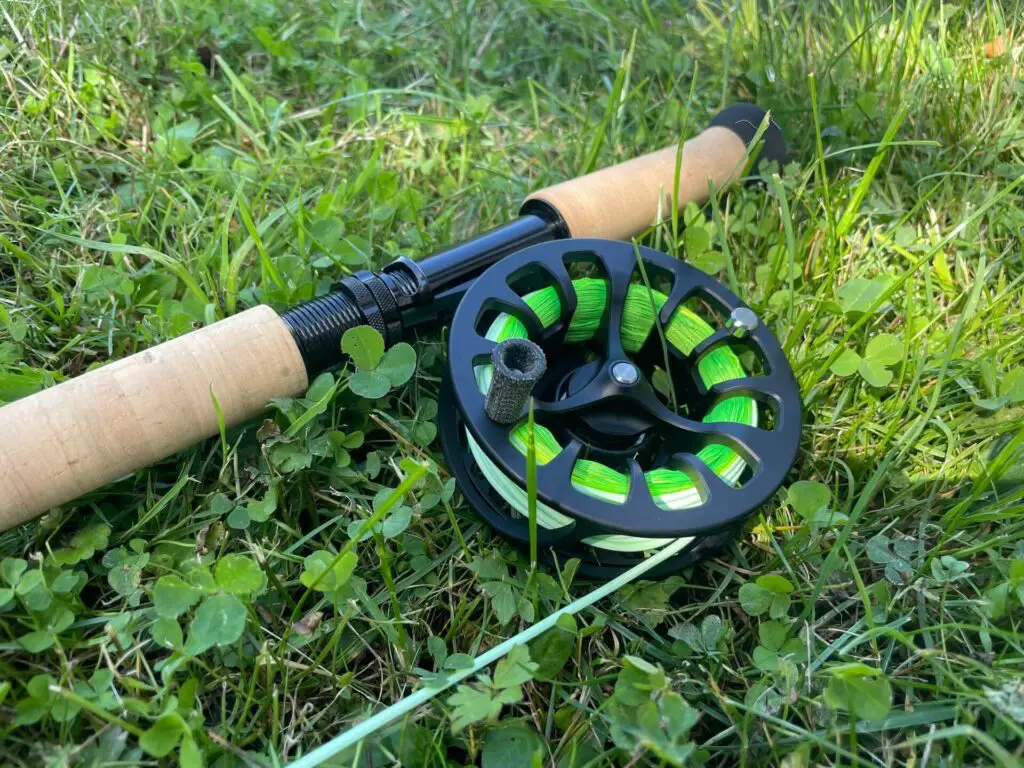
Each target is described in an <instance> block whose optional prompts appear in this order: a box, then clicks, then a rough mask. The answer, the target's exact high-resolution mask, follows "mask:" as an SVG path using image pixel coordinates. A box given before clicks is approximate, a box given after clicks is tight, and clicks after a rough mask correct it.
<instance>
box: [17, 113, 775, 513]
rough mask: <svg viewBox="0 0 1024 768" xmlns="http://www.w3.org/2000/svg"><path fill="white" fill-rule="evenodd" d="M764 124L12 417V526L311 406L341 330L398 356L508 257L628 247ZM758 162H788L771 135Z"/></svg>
mask: <svg viewBox="0 0 1024 768" xmlns="http://www.w3.org/2000/svg"><path fill="white" fill-rule="evenodd" d="M765 117H766V113H765V112H764V111H763V110H762V109H760V108H758V107H756V106H754V105H751V104H737V105H733V106H731V107H728V108H726V109H725V110H723V111H722V112H721V113H719V114H718V115H717V116H716V117H715V119H714V120H713V121H712V123H711V125H710V126H709V127H708V128H707V129H705V130H704V131H703V132H701V133H700V134H698V135H696V136H694V137H693V138H691V139H689V140H688V141H686V142H685V143H684V144H683V147H682V161H681V164H680V166H679V174H678V176H679V178H678V186H677V185H676V170H677V163H676V154H677V147H676V146H670V147H666V148H665V149H662V150H660V151H657V152H653V153H651V154H648V155H644V156H642V157H638V158H635V159H633V160H629V161H626V162H624V163H620V164H619V165H615V166H612V167H609V168H604V169H602V170H599V171H595V172H594V173H590V174H587V175H585V176H582V177H580V178H577V179H573V180H571V181H566V182H562V183H561V184H556V185H555V186H552V187H548V188H546V189H543V190H540V191H539V192H535V193H534V194H532V195H530V196H529V197H528V198H527V199H526V201H525V202H524V203H523V206H522V208H521V209H520V211H519V216H518V218H516V219H515V220H513V221H511V222H509V223H508V224H505V225H503V226H500V227H498V228H497V229H493V230H491V231H489V232H486V233H484V234H482V235H480V236H478V237H476V238H473V239H472V240H469V241H467V242H464V243H462V244H460V245H456V246H454V247H452V248H449V249H447V250H444V251H441V252H439V253H437V254H434V255H433V256H430V257H428V258H426V259H424V260H422V261H420V262H413V261H412V260H410V259H407V258H400V259H398V260H396V261H395V262H393V263H391V264H388V265H387V266H386V267H384V268H383V269H382V270H381V271H380V272H377V273H374V272H369V271H363V272H359V273H357V274H354V275H351V276H349V277H346V278H345V279H344V280H342V281H341V282H340V283H339V284H338V285H337V286H335V289H334V290H333V291H332V292H331V293H329V294H328V295H326V296H323V297H321V298H318V299H314V300H313V301H310V302H307V303H305V304H302V305H300V306H298V307H295V308H294V309H291V310H288V311H286V312H284V313H282V314H280V315H279V314H278V313H277V312H275V311H274V310H273V309H271V308H270V307H268V306H265V305H261V306H257V307H254V308H252V309H249V310H246V311H244V312H241V313H239V314H237V315H234V316H232V317H229V318H227V319H225V320H221V321H219V322H216V323H214V324H212V325H209V326H207V327H205V328H202V329H200V330H197V331H194V332H192V333H189V334H186V335H184V336H180V337H178V338H175V339H172V340H171V341H168V342H165V343H163V344H160V345H158V346H155V347H153V348H151V349H148V350H145V351H143V352H139V353H137V354H135V355H132V356H130V357H127V358H124V359H121V360H118V361H116V362H113V363H111V364H109V365H105V366H103V367H101V368H98V369H95V370H92V371H90V372H88V373H86V374H84V375H82V376H79V377H77V378H74V379H71V380H69V381H67V382H64V383H62V384H59V385H57V386H55V387H51V388H49V389H45V390H43V391H41V392H38V393H36V394H34V395H31V396H29V397H26V398H23V399H21V400H17V401H15V402H13V403H10V404H9V405H6V406H4V407H2V408H0V530H6V529H8V528H11V527H13V526H15V525H18V524H20V523H22V522H25V521H27V520H30V519H32V518H33V517H36V516H38V515H40V514H42V513H44V512H46V511H47V510H49V509H52V508H53V507H56V506H59V505H61V504H66V503H68V502H70V501H73V500H75V499H77V498H79V497H80V496H83V495H85V494H86V493H89V492H90V491H93V490H96V489H97V488H100V487H102V486H104V485H106V484H107V483H110V482H112V481H114V480H116V479H118V478H121V477H124V476H126V475H128V474H130V473H132V472H135V471H137V470H139V469H142V468H144V467H146V466H149V465H150V464H153V463H155V462H157V461H160V460H161V459H164V458H166V457H168V456H171V455H173V454H174V453H177V452H178V451H181V450H183V449H185V448H187V447H189V446H190V445H193V444H195V443H197V442H199V441H201V440H204V439H207V438H209V437H213V436H214V435H216V434H218V432H219V429H220V425H219V418H218V413H217V406H215V404H214V403H215V400H216V403H217V405H219V408H220V411H221V414H222V417H223V420H224V423H225V424H226V426H228V427H232V426H235V425H238V424H240V423H242V422H245V421H247V420H249V419H251V418H253V417H255V416H257V415H259V414H260V413H262V412H264V411H265V410H266V407H267V403H268V402H269V401H270V400H271V399H273V398H278V397H289V396H295V395H298V394H301V393H302V392H304V391H305V390H306V388H307V386H308V384H309V381H310V380H311V379H312V378H313V377H314V376H316V375H317V374H318V373H320V372H322V371H324V370H327V369H329V368H332V367H334V366H336V365H338V364H339V363H340V362H341V360H342V357H341V351H340V342H341V336H342V334H344V332H345V331H346V330H347V329H349V328H352V327H355V326H358V325H370V326H372V327H374V328H376V329H377V330H378V331H379V332H380V333H381V335H382V336H383V337H384V339H385V342H386V343H387V344H388V345H389V346H390V345H392V344H395V343H397V342H398V341H400V340H401V339H402V338H403V337H404V336H405V335H406V333H407V332H408V331H409V330H410V329H412V328H415V327H418V326H423V325H426V324H432V323H436V322H438V321H442V320H443V319H444V318H445V317H446V316H450V314H451V313H452V312H453V311H454V308H455V306H456V304H457V303H458V300H459V298H460V297H461V295H462V294H463V293H464V292H465V290H466V288H467V287H468V285H469V284H470V283H471V282H472V280H473V279H474V278H475V277H477V276H478V275H479V274H480V273H481V272H483V270H485V269H487V267H489V266H490V265H491V264H493V263H494V262H495V261H497V260H498V259H500V258H502V257H503V256H506V255H508V254H510V253H513V252H515V251H518V250H520V249H521V248H525V247H527V246H529V245H533V244H535V243H539V242H543V241H546V240H553V239H557V238H565V237H602V238H609V239H617V240H628V239H629V238H630V237H633V236H635V235H638V234H639V233H641V232H643V231H644V230H645V229H647V228H648V227H649V226H651V224H653V223H654V222H655V220H656V218H657V216H658V212H659V211H662V210H670V208H669V205H670V204H671V200H672V198H674V200H675V203H676V204H677V205H679V206H683V205H685V204H687V203H689V202H702V201H704V200H705V199H706V198H707V195H708V189H709V185H713V186H714V187H715V188H722V187H724V186H726V185H727V184H729V183H730V182H732V181H734V180H735V179H736V178H738V177H739V176H740V174H741V172H742V170H743V167H744V163H745V159H746V158H747V156H748V145H750V144H751V142H752V141H753V140H754V138H755V136H756V135H757V134H758V129H759V128H760V126H761V124H762V122H763V121H764V119H765ZM760 141H761V142H762V146H761V147H760V149H759V157H760V158H761V159H774V160H782V159H783V157H784V156H785V145H784V142H783V139H782V134H781V131H780V130H779V128H778V126H776V125H775V124H774V123H771V124H769V126H768V128H767V130H765V131H764V132H763V133H761V134H760Z"/></svg>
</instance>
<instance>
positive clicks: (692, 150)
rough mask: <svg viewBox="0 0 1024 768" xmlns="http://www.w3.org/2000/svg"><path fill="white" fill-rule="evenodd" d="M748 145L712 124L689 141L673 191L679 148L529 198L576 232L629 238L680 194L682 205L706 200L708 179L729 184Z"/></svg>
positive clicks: (717, 184)
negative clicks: (550, 210)
mask: <svg viewBox="0 0 1024 768" xmlns="http://www.w3.org/2000/svg"><path fill="white" fill-rule="evenodd" d="M745 154H746V145H745V144H744V142H743V139H741V138H740V137H739V136H738V135H737V134H736V133H734V132H733V131H731V130H730V129H728V128H725V127H723V126H718V125H715V126H712V127H710V128H708V129H706V130H705V131H704V132H703V133H701V134H699V135H697V136H694V137H693V138H692V139H690V140H689V141H687V142H685V143H684V144H683V157H682V164H681V166H680V172H679V187H678V189H676V190H675V194H674V195H673V187H674V183H675V174H676V147H675V146H671V147H666V148H665V149H662V150H659V151H657V152H652V153H651V154H649V155H643V156H642V157H637V158H634V159H633V160H628V161H626V162H624V163H620V164H619V165H613V166H611V167H610V168H602V169H601V170H599V171H594V172H593V173H589V174H587V175H586V176H581V177H580V178H578V179H573V180H571V181H565V182H562V183H561V184H556V185H554V186H552V187H547V188H546V189H542V190H540V191H539V192H534V193H533V194H532V195H530V196H529V197H527V198H526V200H527V204H529V202H530V201H532V200H539V201H542V202H544V203H546V204H547V205H549V206H551V207H552V208H554V209H555V210H556V211H557V212H558V213H559V214H560V215H561V217H562V220H563V221H564V222H565V224H566V226H567V227H568V230H569V234H570V236H572V237H605V238H609V239H612V240H628V239H629V238H630V237H633V236H634V235H637V234H639V233H641V232H643V231H644V230H645V229H647V228H648V227H650V226H651V225H652V224H653V223H654V222H655V221H656V219H657V217H658V212H659V210H660V211H661V213H662V215H665V216H667V215H668V212H669V211H670V210H671V208H670V205H671V200H672V198H673V197H675V199H676V201H677V202H678V205H679V206H680V207H682V206H684V205H686V203H689V202H702V201H704V200H705V199H707V196H708V182H709V181H710V182H713V183H714V185H715V187H716V188H721V187H724V186H725V185H726V184H728V183H729V182H731V181H733V180H734V179H735V178H737V177H738V176H739V174H740V172H741V171H742V170H743V161H744V156H745Z"/></svg>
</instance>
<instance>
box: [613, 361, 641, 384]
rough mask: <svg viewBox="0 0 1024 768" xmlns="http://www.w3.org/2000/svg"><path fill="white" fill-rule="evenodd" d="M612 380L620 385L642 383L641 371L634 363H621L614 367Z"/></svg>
mask: <svg viewBox="0 0 1024 768" xmlns="http://www.w3.org/2000/svg"><path fill="white" fill-rule="evenodd" d="M612 378H613V379H615V380H616V381H617V382H618V383H619V384H625V385H626V386H629V385H630V384H636V383H637V382H638V381H640V371H638V370H637V368H636V366H635V365H633V364H632V363H627V362H625V361H621V362H618V363H615V365H613V366H612Z"/></svg>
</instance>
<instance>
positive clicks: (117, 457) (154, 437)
mask: <svg viewBox="0 0 1024 768" xmlns="http://www.w3.org/2000/svg"><path fill="white" fill-rule="evenodd" d="M306 386H307V381H306V369H305V366H304V365H303V362H302V358H301V356H300V355H299V351H298V349H297V347H296V346H295V342H294V341H292V337H291V334H290V333H289V331H288V329H287V328H286V327H285V325H284V323H283V322H282V320H281V318H280V317H278V315H277V313H275V312H274V311H273V310H272V309H270V308H269V307H263V306H261V307H256V308H254V309H250V310H248V311H246V312H242V313H241V314H239V315H235V316H234V317H230V318H228V319H227V320H222V321H220V322H219V323H215V324H214V325H211V326H208V327H206V328H203V329H201V330H199V331H196V332H194V333H190V334H188V335H186V336H182V337H180V338H177V339H174V340H172V341H168V342H166V343H164V344H161V345H159V346H157V347H154V348H153V349H149V350H146V351H145V352H140V353H138V354H136V355H132V356H131V357H128V358H125V359H123V360H119V361H118V362H116V363H112V364H110V365H107V366H104V367H102V368H98V369H96V370H93V371H90V372H89V373H86V374H84V375H83V376H79V377H77V378H75V379H72V380H70V381H67V382H65V383H63V384H60V385H58V386H56V387H52V388H50V389H46V390H43V391H42V392H40V393H38V394H36V395H32V396H31V397H27V398H25V399H23V400H17V401H15V402H13V403H11V404H9V405H6V406H4V407H3V408H0V530H6V529H7V528H10V527H12V526H14V525H17V524H18V523H21V522H24V521H25V520H28V519H30V518H32V517H34V516H36V515H39V514H41V513H43V512H45V511H46V510H48V509H50V508H51V507H54V506H57V505H59V504H64V503H65V502H68V501H71V500H72V499H76V498H78V497H79V496H81V495H82V494H84V493H87V492H88V491H91V490H94V489H96V488H98V487H100V486H102V485H104V484H106V483H108V482H110V481H112V480H116V479H117V478H119V477H122V476H124V475H127V474H129V473H131V472H133V471H135V470H137V469H140V468H142V467H145V466H148V465H149V464H152V463H153V462H156V461H159V460H160V459H163V458H166V457H167V456H170V455H171V454H174V453H176V452H177V451H180V450H182V449H184V448H186V447H188V446H190V445H192V444H193V443H196V442H198V441H200V440H203V439H205V438H208V437H211V436H213V435H216V434H217V432H218V431H219V425H218V423H217V412H216V408H215V407H214V403H213V399H212V398H211V396H210V395H211V392H212V393H213V394H214V395H215V396H216V398H217V402H218V403H219V405H220V408H221V411H222V412H223V414H224V420H225V422H226V423H227V425H228V426H232V425H235V424H238V423H240V422H242V421H245V420H246V419H249V418H251V417H253V416H255V415H257V414H258V413H260V412H261V411H263V410H264V409H265V408H266V404H267V401H268V400H270V399H271V398H274V397H284V396H288V395H295V394H298V393H300V392H302V391H303V390H304V389H305V388H306Z"/></svg>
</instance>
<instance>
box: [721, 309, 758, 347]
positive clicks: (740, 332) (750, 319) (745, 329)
mask: <svg viewBox="0 0 1024 768" xmlns="http://www.w3.org/2000/svg"><path fill="white" fill-rule="evenodd" d="M760 324H761V321H760V320H758V318H757V315H756V314H754V310H752V309H750V308H748V307H736V309H734V310H733V311H732V314H730V315H729V326H728V327H729V333H731V334H732V335H733V336H735V337H736V338H738V339H742V338H744V337H746V336H749V335H750V333H751V332H752V331H753V330H755V329H756V328H757V326H758V325H760Z"/></svg>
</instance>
